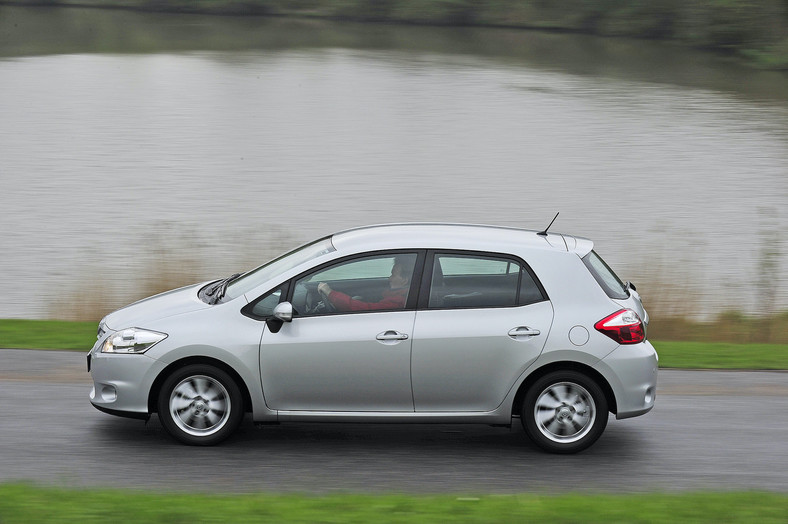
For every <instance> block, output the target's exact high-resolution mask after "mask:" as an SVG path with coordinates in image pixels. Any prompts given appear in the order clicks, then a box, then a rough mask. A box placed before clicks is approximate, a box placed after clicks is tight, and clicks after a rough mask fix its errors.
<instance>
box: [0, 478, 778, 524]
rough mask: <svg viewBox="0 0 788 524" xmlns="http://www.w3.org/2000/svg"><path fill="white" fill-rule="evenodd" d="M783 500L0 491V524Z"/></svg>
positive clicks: (755, 507)
mask: <svg viewBox="0 0 788 524" xmlns="http://www.w3.org/2000/svg"><path fill="white" fill-rule="evenodd" d="M787 520H788V495H786V494H777V493H761V492H758V493H688V494H640V495H558V496H553V495H505V496H501V495H497V496H496V495H480V496H458V495H437V496H407V495H329V496H308V495H270V494H254V495H204V494H188V495H175V494H150V493H139V492H129V491H110V490H82V491H78V490H71V489H61V488H40V487H34V486H30V485H25V484H3V485H0V522H2V523H3V524H11V523H16V522H20V523H22V522H24V523H29V522H68V523H71V522H80V523H89V522H101V523H104V522H124V523H135V522H162V523H167V524H171V523H179V522H183V523H195V522H244V523H248V522H309V523H311V522H363V523H367V522H376V523H378V522H403V523H409V524H410V523H414V524H415V523H419V522H550V523H561V522H588V523H594V522H600V523H602V522H604V523H607V522H632V523H637V522H699V523H700V522H714V523H716V522H758V523H770V522H780V523H782V522H786V521H787Z"/></svg>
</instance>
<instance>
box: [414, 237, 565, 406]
mask: <svg viewBox="0 0 788 524" xmlns="http://www.w3.org/2000/svg"><path fill="white" fill-rule="evenodd" d="M427 268H428V269H427V271H425V273H426V274H425V278H424V281H425V283H424V284H423V285H422V287H423V288H425V289H423V290H422V297H421V298H420V301H419V305H420V308H419V311H418V312H417V314H416V321H415V326H414V334H415V337H414V341H413V349H412V352H413V357H412V364H411V373H412V381H413V399H414V408H415V411H416V412H473V411H491V410H493V409H495V408H496V407H498V406H499V405H500V404H501V402H502V401H503V400H504V398H505V397H506V395H507V393H508V392H509V390H510V389H511V387H512V386H513V385H514V382H515V380H516V379H517V377H519V376H520V375H521V374H522V372H523V371H524V370H525V369H526V368H527V367H528V366H529V365H531V364H532V363H533V362H534V360H536V358H537V357H538V356H539V354H540V353H541V352H542V349H543V348H544V344H545V341H546V339H547V335H548V333H549V331H550V327H551V325H552V319H553V308H552V305H551V304H550V302H549V301H548V300H546V295H545V293H544V290H543V288H542V287H541V285H540V284H539V283H538V281H537V280H536V279H535V276H534V275H533V273H532V271H531V270H530V268H528V266H527V265H526V264H525V263H524V262H523V261H521V260H519V259H516V258H513V257H507V256H504V255H496V254H478V253H458V252H454V253H451V252H449V253H435V254H434V255H433V254H431V255H430V256H429V257H428V259H427ZM428 283H429V285H427V284H428Z"/></svg>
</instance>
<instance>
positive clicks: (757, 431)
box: [0, 349, 788, 493]
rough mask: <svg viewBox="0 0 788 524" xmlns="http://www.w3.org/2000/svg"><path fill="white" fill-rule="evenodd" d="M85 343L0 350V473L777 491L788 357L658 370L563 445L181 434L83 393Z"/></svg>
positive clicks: (328, 484)
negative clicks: (777, 368) (625, 412)
mask: <svg viewBox="0 0 788 524" xmlns="http://www.w3.org/2000/svg"><path fill="white" fill-rule="evenodd" d="M90 384H91V382H90V377H89V375H88V374H87V373H86V371H85V353H81V352H70V351H64V352H54V351H24V350H5V349H4V350H0V402H1V404H0V405H2V422H0V482H7V481H18V480H25V481H33V482H36V483H40V484H45V485H63V486H69V487H88V488H89V487H102V488H124V489H125V488H132V489H141V490H158V491H162V490H166V491H200V492H254V491H269V492H300V493H328V492H350V491H352V492H405V493H521V492H534V493H564V492H642V491H649V490H660V491H682V490H752V489H757V490H771V491H781V492H788V467H786V465H788V373H781V372H737V371H731V372H720V371H674V370H661V371H660V376H659V388H658V393H657V403H656V407H655V408H654V409H653V410H652V412H651V413H649V414H647V415H645V416H643V417H638V418H634V419H628V420H620V421H617V420H615V419H613V418H612V417H611V419H610V422H609V424H608V427H607V430H606V432H605V434H604V435H603V436H602V438H601V439H600V440H599V441H598V442H597V443H596V444H595V445H594V446H593V447H591V448H590V449H589V450H587V451H585V452H583V453H581V454H578V455H571V456H558V455H547V454H545V453H542V452H541V451H539V450H538V449H537V448H535V447H534V446H533V445H531V444H530V443H529V442H528V440H527V438H526V437H525V435H524V433H523V431H522V429H521V428H520V426H519V424H516V425H515V426H513V428H512V429H508V428H493V427H488V426H460V425H424V426H422V425H396V426H395V425H382V424H375V425H361V424H353V425H340V424H288V425H284V424H283V425H281V426H264V427H262V428H258V427H255V426H254V425H252V424H251V422H250V421H249V420H248V419H247V420H245V421H244V423H243V425H242V427H241V429H240V431H239V432H238V433H237V435H236V436H234V437H232V438H231V439H229V440H228V441H227V442H225V443H224V444H222V445H221V446H218V447H213V448H196V447H188V446H182V445H180V444H177V443H175V442H174V441H173V440H171V439H170V438H169V437H168V436H167V434H166V433H165V432H164V430H163V429H162V428H161V426H160V424H159V422H158V420H157V419H156V417H155V416H154V417H152V418H151V420H150V421H149V422H148V423H147V424H146V423H145V422H143V421H139V420H130V419H122V418H118V417H113V416H110V415H106V414H104V413H101V412H99V411H97V410H96V409H95V408H93V407H92V406H91V405H90V402H89V401H88V392H89V391H90Z"/></svg>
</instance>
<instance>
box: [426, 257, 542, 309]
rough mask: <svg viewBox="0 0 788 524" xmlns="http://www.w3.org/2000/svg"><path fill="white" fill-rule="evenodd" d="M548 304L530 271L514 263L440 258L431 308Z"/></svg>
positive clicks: (436, 260)
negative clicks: (541, 302)
mask: <svg viewBox="0 0 788 524" xmlns="http://www.w3.org/2000/svg"><path fill="white" fill-rule="evenodd" d="M542 300H544V296H543V294H542V291H541V289H540V288H539V286H538V285H537V284H536V282H535V281H534V279H533V277H532V276H531V274H530V273H529V271H528V270H527V269H526V268H524V267H523V266H522V265H521V264H519V263H518V262H516V261H515V260H513V259H509V258H498V257H493V256H486V255H479V256H477V255H465V254H453V253H452V254H440V253H439V254H436V255H435V257H434V260H433V268H432V282H431V285H430V294H429V303H428V307H430V308H442V309H444V308H449V309H453V308H479V307H512V306H517V305H526V304H532V303H534V302H540V301H542Z"/></svg>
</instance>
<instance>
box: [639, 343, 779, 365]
mask: <svg viewBox="0 0 788 524" xmlns="http://www.w3.org/2000/svg"><path fill="white" fill-rule="evenodd" d="M652 344H653V345H654V347H655V348H656V350H657V353H658V354H659V367H660V368H695V369H698V368H706V369H788V344H732V343H725V342H676V341H662V342H659V341H657V342H654V341H652Z"/></svg>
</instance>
